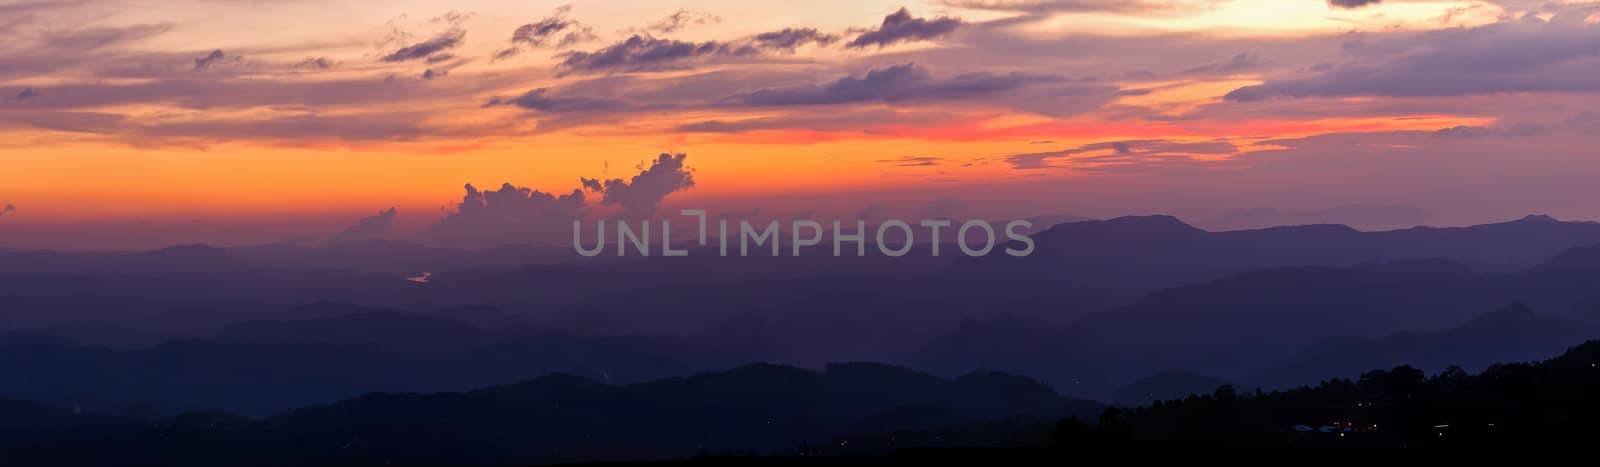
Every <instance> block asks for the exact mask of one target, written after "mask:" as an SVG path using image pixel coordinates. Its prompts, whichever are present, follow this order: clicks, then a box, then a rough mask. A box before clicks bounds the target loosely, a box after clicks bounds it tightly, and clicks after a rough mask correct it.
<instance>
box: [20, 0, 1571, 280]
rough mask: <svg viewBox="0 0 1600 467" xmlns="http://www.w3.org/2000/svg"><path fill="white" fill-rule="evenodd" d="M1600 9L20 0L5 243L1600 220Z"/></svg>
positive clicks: (1131, 2)
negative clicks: (586, 226)
mask: <svg viewBox="0 0 1600 467" xmlns="http://www.w3.org/2000/svg"><path fill="white" fill-rule="evenodd" d="M1597 13H1600V3H1594V2H1573V1H1568V2H1561V1H1522V0H1486V1H1453V0H1410V1H1407V0H1383V1H1375V0H1365V1H1364V0H1332V1H1329V0H1179V1H1156V0H934V1H920V2H918V1H905V0H900V1H877V0H850V1H832V0H816V1H810V2H803V3H799V4H797V3H795V2H783V1H743V2H714V1H666V2H655V1H590V2H581V3H570V4H569V3H563V2H539V1H522V0H518V1H509V0H507V1H490V0H473V1H454V2H437V1H419V0H368V1H342V0H331V1H316V0H188V1H186V0H170V1H146V0H52V1H35V0H13V1H6V0H0V246H8V247H23V248H63V249H132V248H153V247H159V246H164V245H172V244H181V243H195V242H206V243H212V244H219V245H228V244H253V243H273V242H285V241H287V242H312V243H314V242H325V241H329V240H337V239H350V238H390V239H398V240H408V241H419V242H426V243H436V244H441V245H459V246H464V247H465V246H491V245H493V244H496V243H504V242H517V241H520V240H523V239H541V240H542V239H546V238H557V237H558V235H556V234H555V233H552V232H555V231H554V230H550V228H549V226H550V225H556V226H558V227H563V228H564V226H565V225H569V224H568V223H569V222H570V221H569V220H567V219H572V218H586V219H587V218H606V217H616V216H623V217H628V218H639V217H652V216H661V215H665V214H671V213H675V212H676V210H677V209H682V208H705V209H710V210H712V211H713V212H720V213H723V214H724V215H743V216H746V217H759V218H773V219H791V218H799V217H812V218H819V219H823V218H842V219H855V218H858V217H872V216H876V217H884V216H892V217H901V218H918V217H956V218H988V219H999V218H1008V217H1011V218H1020V217H1026V216H1033V215H1042V214H1069V213H1070V214H1074V215H1079V216H1089V217H1109V216H1116V215H1123V214H1152V213H1163V214H1174V215H1178V216H1179V217H1181V218H1183V219H1185V220H1187V221H1190V222H1192V223H1195V224H1197V225H1200V226H1203V227H1216V228H1227V227H1229V226H1230V225H1229V224H1228V219H1237V218H1238V216H1237V214H1238V213H1237V212H1235V211H1236V210H1239V209H1257V211H1252V212H1257V213H1259V212H1261V211H1260V210H1261V209H1266V210H1270V211H1272V212H1278V213H1280V214H1282V216H1281V218H1283V219H1295V220H1297V221H1303V220H1304V219H1311V220H1313V221H1315V220H1317V219H1319V218H1318V217H1317V216H1319V215H1328V216H1334V219H1333V220H1338V221H1345V222H1349V223H1352V224H1357V226H1358V227H1363V228H1394V227H1402V226H1407V225H1416V224H1422V223H1426V224H1433V225H1462V224H1470V223H1480V222H1490V221H1500V220H1508V219H1513V218H1516V217H1520V216H1522V215H1525V214H1533V213H1543V214H1550V215H1554V216H1556V217H1558V218H1563V219H1600V204H1597V203H1593V202H1592V200H1593V199H1595V198H1596V195H1600V188H1596V186H1597V185H1596V184H1595V183H1593V180H1594V179H1595V178H1596V176H1600V160H1597V157H1596V154H1595V151H1594V150H1593V149H1592V148H1595V147H1597V146H1596V144H1595V143H1596V142H1600V110H1597V109H1600V106H1597V105H1596V104H1597V103H1600V98H1597V97H1600V96H1597V93H1600V79H1595V78H1594V76H1600V45H1597V44H1600V15H1597ZM7 207H9V208H7ZM391 208H392V209H391ZM1335 214H1337V215H1335ZM869 220H870V219H869ZM546 230H550V231H548V232H547V231H546Z"/></svg>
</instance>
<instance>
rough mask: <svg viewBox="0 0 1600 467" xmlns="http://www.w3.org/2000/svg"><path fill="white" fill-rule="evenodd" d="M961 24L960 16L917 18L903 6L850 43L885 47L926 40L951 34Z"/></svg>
mask: <svg viewBox="0 0 1600 467" xmlns="http://www.w3.org/2000/svg"><path fill="white" fill-rule="evenodd" d="M961 25H962V22H961V20H960V19H958V18H951V17H948V16H941V17H938V18H934V19H925V18H917V17H913V16H911V12H910V11H909V10H906V9H905V8H901V9H900V10H899V11H895V12H894V13H890V14H889V16H886V17H884V18H883V24H880V25H878V28H877V29H874V30H871V31H867V32H865V33H862V34H861V35H859V36H856V38H855V40H853V41H850V43H849V44H848V45H849V46H850V47H858V48H859V47H867V46H874V45H875V46H878V47H884V46H888V45H893V44H896V43H900V42H916V41H925V40H929V39H934V38H938V37H942V36H944V35H947V34H950V33H951V32H954V31H955V30H956V28H959V27H961Z"/></svg>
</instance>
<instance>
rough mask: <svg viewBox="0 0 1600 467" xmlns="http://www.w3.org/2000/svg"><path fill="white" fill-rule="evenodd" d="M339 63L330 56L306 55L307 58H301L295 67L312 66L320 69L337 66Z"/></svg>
mask: <svg viewBox="0 0 1600 467" xmlns="http://www.w3.org/2000/svg"><path fill="white" fill-rule="evenodd" d="M338 64H339V63H338V62H335V61H333V60H332V59H329V58H328V57H306V59H305V60H301V61H300V63H296V64H294V67H295V68H312V69H318V70H327V69H330V68H333V67H335V66H338Z"/></svg>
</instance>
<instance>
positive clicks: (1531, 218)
mask: <svg viewBox="0 0 1600 467" xmlns="http://www.w3.org/2000/svg"><path fill="white" fill-rule="evenodd" d="M1517 222H1546V223H1558V222H1561V221H1560V220H1557V219H1556V218H1554V217H1550V216H1549V215H1545V214H1529V215H1527V216H1523V217H1522V218H1521V219H1517Z"/></svg>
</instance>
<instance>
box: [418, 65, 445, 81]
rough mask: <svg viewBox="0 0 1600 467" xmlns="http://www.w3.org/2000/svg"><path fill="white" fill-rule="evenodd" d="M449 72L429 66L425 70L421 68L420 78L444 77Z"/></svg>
mask: <svg viewBox="0 0 1600 467" xmlns="http://www.w3.org/2000/svg"><path fill="white" fill-rule="evenodd" d="M449 74H450V72H448V71H445V70H435V69H432V68H429V69H427V70H423V71H422V79H425V80H431V79H434V78H442V77H444V76H446V75H449Z"/></svg>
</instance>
